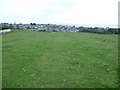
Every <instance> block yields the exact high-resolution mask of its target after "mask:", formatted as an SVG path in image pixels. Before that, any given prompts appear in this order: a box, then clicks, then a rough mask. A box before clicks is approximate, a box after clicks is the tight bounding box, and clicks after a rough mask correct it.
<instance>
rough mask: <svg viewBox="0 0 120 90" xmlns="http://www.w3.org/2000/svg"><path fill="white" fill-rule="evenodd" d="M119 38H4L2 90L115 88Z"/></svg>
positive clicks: (18, 34)
mask: <svg viewBox="0 0 120 90" xmlns="http://www.w3.org/2000/svg"><path fill="white" fill-rule="evenodd" d="M117 66H118V36H117V35H107V34H91V33H72V32H35V31H24V32H12V33H8V34H3V35H2V73H3V77H2V87H3V88H116V87H117V77H118V74H117V73H118V72H117V71H118V67H117Z"/></svg>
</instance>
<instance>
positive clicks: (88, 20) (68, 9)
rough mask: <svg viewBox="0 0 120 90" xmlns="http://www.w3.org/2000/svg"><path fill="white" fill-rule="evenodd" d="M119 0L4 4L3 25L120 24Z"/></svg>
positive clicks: (0, 6) (1, 0) (0, 4)
mask: <svg viewBox="0 0 120 90" xmlns="http://www.w3.org/2000/svg"><path fill="white" fill-rule="evenodd" d="M118 1H119V0H0V11H1V13H0V23H3V22H8V23H13V22H14V20H15V21H16V23H31V22H35V23H56V24H57V23H58V24H117V23H118Z"/></svg>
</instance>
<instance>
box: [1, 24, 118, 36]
mask: <svg viewBox="0 0 120 90" xmlns="http://www.w3.org/2000/svg"><path fill="white" fill-rule="evenodd" d="M1 25H2V27H4V26H6V27H8V29H9V27H11V29H33V30H34V31H47V32H92V33H108V32H110V33H112V34H118V33H119V32H118V30H117V29H115V28H109V27H106V28H103V27H94V28H92V27H83V26H80V27H76V26H68V25H56V24H36V23H30V24H22V23H20V24H16V23H14V24H9V23H1ZM5 29H7V28H5Z"/></svg>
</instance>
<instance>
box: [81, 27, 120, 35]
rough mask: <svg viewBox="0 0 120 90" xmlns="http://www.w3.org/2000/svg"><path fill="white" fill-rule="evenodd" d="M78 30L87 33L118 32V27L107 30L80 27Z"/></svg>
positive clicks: (119, 32) (119, 30) (119, 31)
mask: <svg viewBox="0 0 120 90" xmlns="http://www.w3.org/2000/svg"><path fill="white" fill-rule="evenodd" d="M79 32H89V33H99V34H120V29H117V28H109V29H107V30H104V29H103V30H100V29H95V28H88V29H83V28H82V29H80V31H79Z"/></svg>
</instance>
